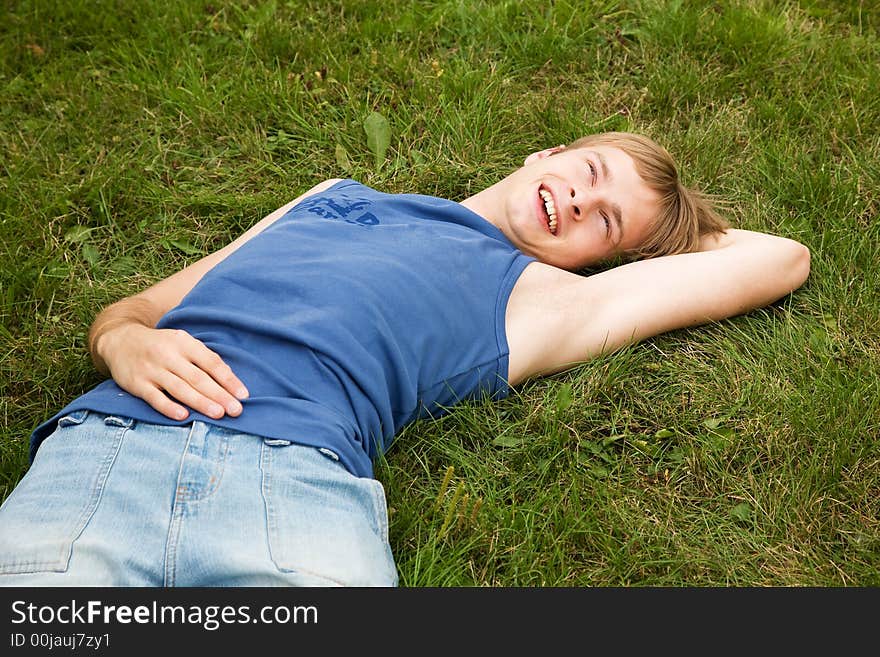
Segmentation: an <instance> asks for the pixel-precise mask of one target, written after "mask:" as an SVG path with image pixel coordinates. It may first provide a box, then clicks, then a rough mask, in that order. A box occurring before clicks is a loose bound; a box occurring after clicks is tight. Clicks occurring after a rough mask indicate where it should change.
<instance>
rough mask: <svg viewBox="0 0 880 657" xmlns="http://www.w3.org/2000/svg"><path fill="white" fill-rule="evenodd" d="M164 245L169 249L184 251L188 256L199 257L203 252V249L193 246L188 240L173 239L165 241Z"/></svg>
mask: <svg viewBox="0 0 880 657" xmlns="http://www.w3.org/2000/svg"><path fill="white" fill-rule="evenodd" d="M164 244H165V245H166V246H167V247H169V248H170V247H174V248H175V249H177V250H178V251H183V252H184V253H186V254H187V255H198V254H200V253H201V252H202V251H201V249H199V248H197V247H195V246H193V245H192V244H191V243H190V241H189V240H187V239H182V238H173V237H172V238H169V239H167V240H164Z"/></svg>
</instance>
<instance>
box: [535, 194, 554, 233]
mask: <svg viewBox="0 0 880 657" xmlns="http://www.w3.org/2000/svg"><path fill="white" fill-rule="evenodd" d="M538 194H539V195H540V197H541V200H542V201H543V202H544V203H543V208H544V215H545V217H544V218H545V220H546V221H547V228H548V229H549V230H550V234H551V235H556V231H557V229H558V221H557V218H556V203H554V201H553V196H552V195H551V194H550V192H549V191H548V190H546V189H544V188H543V187H539V188H538Z"/></svg>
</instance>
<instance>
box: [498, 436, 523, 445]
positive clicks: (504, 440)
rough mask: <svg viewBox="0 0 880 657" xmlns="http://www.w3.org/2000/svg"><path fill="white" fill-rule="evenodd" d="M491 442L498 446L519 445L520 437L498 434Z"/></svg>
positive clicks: (520, 442)
mask: <svg viewBox="0 0 880 657" xmlns="http://www.w3.org/2000/svg"><path fill="white" fill-rule="evenodd" d="M492 444H493V445H497V446H498V447H519V446H520V445H521V444H522V438H520V437H518V436H498V437H497V438H496V439H495V440H493V441H492Z"/></svg>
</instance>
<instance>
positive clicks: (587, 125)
mask: <svg viewBox="0 0 880 657" xmlns="http://www.w3.org/2000/svg"><path fill="white" fill-rule="evenodd" d="M870 4H871V3H865V2H859V1H857V0H852V1H850V2H846V1H844V0H838V1H837V2H824V1H823V2H820V1H819V0H803V1H801V2H762V1H759V0H752V1H743V2H723V3H716V2H700V1H698V2H665V3H664V2H656V1H653V0H644V1H642V2H639V1H632V2H625V1H621V2H614V1H612V0H607V1H605V2H596V3H592V2H574V1H567V0H558V1H556V2H550V3H546V2H545V3H527V2H513V1H506V2H503V1H500V2H472V1H470V0H468V1H467V2H465V1H464V0H458V1H457V0H436V1H434V2H420V3H413V2H403V1H402V0H385V1H384V2H355V1H353V0H348V1H344V2H340V1H332V2H326V1H322V2H281V1H278V2H243V1H242V2H231V1H228V0H211V1H210V2H208V1H202V0H198V1H197V0H178V1H177V2H173V3H164V2H162V3H160V2H155V3H150V2H143V3H134V2H124V1H122V0H117V1H115V2H113V1H110V0H100V1H99V0H90V1H89V2H86V1H84V0H68V1H65V2H61V1H60V0H59V1H54V2H53V1H50V0H33V1H30V2H25V1H15V0H10V1H8V2H5V3H4V4H3V8H2V9H0V99H2V100H0V262H2V263H3V264H2V268H0V319H2V322H0V418H2V433H0V497H3V498H5V496H6V495H8V494H9V492H10V491H11V489H12V487H13V486H14V485H15V483H16V482H17V481H18V480H19V479H20V477H21V476H22V475H23V473H24V472H25V470H26V468H27V439H28V435H29V433H30V431H31V430H32V429H33V427H34V426H35V425H36V424H38V423H39V422H40V421H42V420H43V419H44V418H46V417H47V416H48V415H50V414H51V413H53V412H54V411H55V410H57V409H58V408H60V407H61V406H62V405H63V404H65V403H66V402H67V401H69V400H70V399H72V398H73V397H74V396H75V395H77V394H79V393H81V392H83V391H85V390H86V389H88V388H89V387H90V386H91V385H93V384H95V383H96V382H97V381H99V380H100V377H99V375H98V374H97V373H95V372H94V371H93V369H92V367H91V364H90V362H89V360H88V357H87V354H86V349H85V332H86V330H87V327H88V325H89V323H90V322H91V320H92V318H93V317H94V315H95V313H96V311H97V310H98V309H99V308H100V307H102V306H103V305H105V304H107V303H109V302H111V301H113V300H115V299H118V298H120V297H122V296H125V295H128V294H132V293H134V292H136V291H138V290H140V289H143V287H145V286H146V285H148V284H150V283H152V282H155V281H156V280H159V279H160V278H161V277H164V276H166V275H168V274H170V273H172V272H174V271H176V270H177V269H179V268H180V267H181V266H183V265H185V264H186V263H188V262H191V261H192V260H193V259H195V258H198V257H199V256H200V255H203V254H205V253H208V252H209V251H210V250H213V249H216V248H218V247H219V246H221V245H223V244H225V243H227V242H228V241H230V240H231V239H233V238H234V237H235V236H237V235H238V234H240V233H241V232H242V231H243V230H244V229H245V228H246V227H248V226H250V225H251V224H252V223H253V222H255V221H256V220H257V219H259V218H260V217H262V216H264V215H265V214H267V213H268V212H269V211H271V210H273V209H275V208H276V207H278V206H280V205H282V204H283V203H285V202H286V201H288V200H290V199H291V198H293V197H294V196H296V195H297V194H299V193H301V192H302V191H304V190H305V189H307V188H308V187H310V186H311V185H313V184H314V183H316V182H318V181H320V180H323V179H325V178H329V177H336V176H350V177H354V178H357V179H359V180H361V181H362V182H364V183H366V184H369V185H373V186H376V187H379V188H380V189H383V190H385V191H392V192H395V191H400V192H406V191H417V192H422V193H428V194H438V195H442V196H447V197H449V198H453V199H462V198H464V197H466V196H467V195H468V194H470V193H472V192H473V191H475V190H477V189H479V188H481V187H483V186H485V185H487V184H490V183H491V182H494V181H495V180H497V179H499V178H500V177H502V176H504V175H506V174H507V173H509V172H510V171H511V170H512V169H513V168H514V167H515V166H517V165H518V164H520V163H521V162H522V160H523V159H524V158H525V157H526V155H528V154H529V153H530V152H532V151H534V150H538V149H540V148H543V147H546V146H549V145H554V144H558V143H562V142H567V141H572V140H574V139H575V138H577V137H579V136H581V135H582V134H586V133H590V132H595V131H603V130H610V129H624V130H635V131H640V132H645V133H647V134H649V135H652V136H653V137H654V138H656V139H657V140H658V141H660V142H661V143H662V144H663V145H665V146H666V147H667V148H668V149H669V150H670V151H671V152H672V153H673V154H674V155H675V156H676V157H677V158H678V159H679V161H680V163H681V166H682V170H683V174H684V177H685V179H686V182H688V183H690V184H694V185H697V186H700V187H702V188H703V189H705V190H707V191H709V192H712V193H714V194H717V195H719V196H720V197H722V198H724V199H726V200H727V201H728V202H729V214H730V217H731V219H732V222H733V223H734V224H735V225H737V226H740V227H744V228H750V229H755V230H767V231H771V232H776V233H779V234H782V235H786V236H789V237H793V238H795V239H798V240H800V241H802V242H804V243H805V244H807V245H808V246H809V247H810V249H811V250H812V254H813V260H812V273H811V276H810V279H809V280H808V282H807V283H806V285H805V286H804V287H803V288H801V289H800V290H798V291H797V292H795V293H794V294H793V295H791V296H790V297H788V298H786V299H783V300H781V301H780V302H778V303H776V304H774V306H772V307H771V308H768V309H763V310H760V311H757V312H754V313H751V314H749V315H747V316H743V317H737V318H734V319H731V320H729V321H725V322H722V323H720V324H719V325H715V326H708V327H703V328H699V329H694V330H689V331H679V332H675V333H671V334H667V335H663V336H660V337H658V338H656V339H653V340H650V341H647V342H645V343H642V344H640V345H638V346H635V347H633V348H630V349H628V350H626V351H624V352H621V353H618V354H615V355H613V356H609V357H607V358H602V359H599V360H596V361H594V362H590V363H587V364H584V365H582V366H581V367H579V368H577V369H575V370H572V371H570V372H568V373H564V374H560V375H557V376H554V377H552V378H549V379H544V380H538V381H534V382H531V383H528V384H526V385H524V386H522V388H521V389H519V390H517V391H516V393H515V394H514V395H512V396H511V397H510V398H508V399H506V400H504V401H502V402H500V403H497V404H494V405H490V404H478V403H474V404H470V405H468V406H465V407H461V408H458V409H456V410H455V411H454V412H452V413H450V414H449V415H447V416H444V417H443V418H440V419H438V420H435V421H430V422H429V421H424V422H420V423H418V424H416V425H413V426H410V427H408V428H407V430H406V431H405V432H404V433H403V434H402V435H401V436H400V437H399V438H398V440H397V442H396V443H395V445H394V446H393V447H392V449H391V451H390V453H389V454H388V460H387V461H383V462H381V463H379V464H378V465H377V476H378V477H379V478H380V479H381V480H382V481H383V483H384V484H385V486H386V490H387V494H388V502H389V507H390V518H391V542H392V548H393V550H394V552H395V554H396V557H397V562H398V567H399V571H400V577H401V583H402V584H403V585H405V586H450V585H465V586H471V585H477V586H629V585H639V586H650V585H661V586H683V585H689V586H718V585H721V586H724V585H734V586H765V585H783V586H858V585H862V586H877V585H880V505H878V498H880V383H878V382H880V277H878V267H880V250H878V244H880V221H878V207H880V195H878V190H880V135H878V131H877V126H878V125H880V93H878V89H880V67H878V66H877V62H878V61H880V36H878V32H880V14H878V12H876V11H869V5H870ZM373 111H375V112H378V113H380V114H382V115H383V116H384V117H386V118H387V120H388V122H389V124H390V128H391V144H390V148H389V149H388V151H387V153H386V154H385V157H384V158H383V159H382V161H381V163H380V166H377V165H376V161H375V157H374V154H373V153H372V152H371V150H370V148H369V147H368V144H367V139H366V135H365V132H364V127H363V122H364V120H365V118H366V117H367V116H368V115H369V114H370V113H371V112H373ZM342 153H344V155H345V157H342ZM343 164H344V165H345V166H343Z"/></svg>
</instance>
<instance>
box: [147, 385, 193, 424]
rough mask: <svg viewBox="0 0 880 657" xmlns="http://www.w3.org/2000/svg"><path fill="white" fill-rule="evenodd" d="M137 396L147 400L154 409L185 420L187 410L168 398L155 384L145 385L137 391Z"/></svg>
mask: <svg viewBox="0 0 880 657" xmlns="http://www.w3.org/2000/svg"><path fill="white" fill-rule="evenodd" d="M137 396H138V397H140V398H141V399H143V400H144V401H145V402H147V403H148V404H149V405H150V406H152V407H153V408H154V409H155V410H156V411H158V412H159V413H161V414H162V415H164V416H165V417H169V418H171V419H172V420H185V419H186V417H187V416H188V415H189V411H188V410H187V409H186V408H184V407H183V406H181V405H180V404H177V403H175V402H174V401H173V400H171V399H169V398H168V396H167V395H166V394H165V393H164V392H162V390H160V389H159V388H157V387H155V386H147V387H146V388H144V389H142V390H141V391H140V392H138V393H137Z"/></svg>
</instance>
